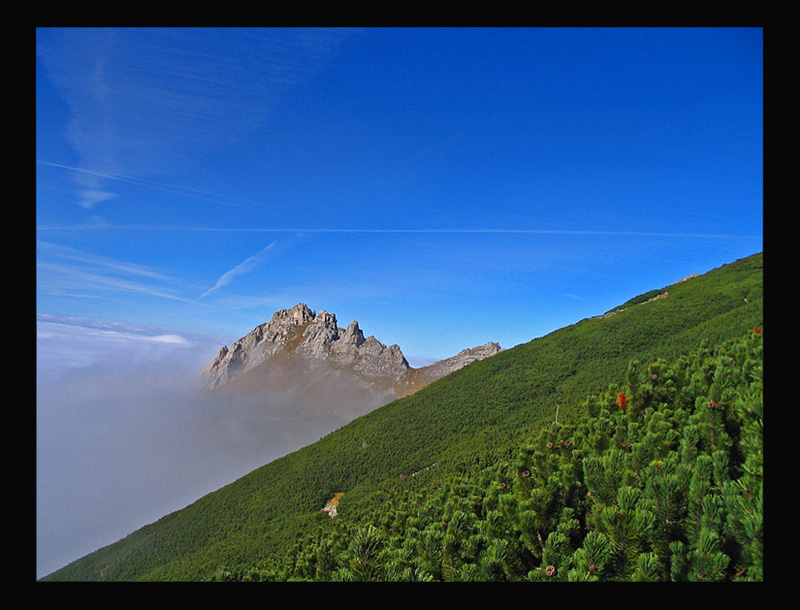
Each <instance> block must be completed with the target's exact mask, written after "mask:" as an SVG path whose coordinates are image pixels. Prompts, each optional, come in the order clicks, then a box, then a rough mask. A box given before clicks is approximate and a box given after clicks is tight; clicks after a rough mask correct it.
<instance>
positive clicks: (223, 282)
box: [197, 241, 278, 301]
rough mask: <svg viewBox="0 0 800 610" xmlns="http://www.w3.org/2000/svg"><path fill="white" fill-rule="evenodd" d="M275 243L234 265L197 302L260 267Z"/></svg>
mask: <svg viewBox="0 0 800 610" xmlns="http://www.w3.org/2000/svg"><path fill="white" fill-rule="evenodd" d="M276 243H278V242H276V241H273V242H272V243H271V244H270V245H268V246H267V247H266V248H264V249H263V250H261V252H259V253H258V254H254V255H253V256H251V257H249V258H248V259H247V260H244V261H242V262H241V263H239V264H238V265H236V266H235V267H234V268H233V269H231V270H230V271H226V272H225V273H223V274H222V275H221V276H220V278H219V279H218V280H217V283H216V284H214V286H212V287H211V288H209V289H208V290H206V291H205V292H204V293H203V294H201V295H200V296H199V297H198V299H197V300H198V301H199V300H200V299H202V298H204V297H206V296H208V295H209V294H211V293H212V292H214V291H215V290H219V289H220V288H222V287H223V286H227V285H228V284H230V283H231V282H232V281H233V280H234V279H236V278H237V277H238V276H240V275H244V274H245V273H248V272H250V271H252V270H253V269H255V268H256V267H257V266H258V265H260V264H261V263H262V262H263V261H264V258H265V255H266V254H267V252H269V251H270V250H272V249H273V248H274V247H275V244H276Z"/></svg>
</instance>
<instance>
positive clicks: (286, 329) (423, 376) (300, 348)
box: [198, 303, 502, 397]
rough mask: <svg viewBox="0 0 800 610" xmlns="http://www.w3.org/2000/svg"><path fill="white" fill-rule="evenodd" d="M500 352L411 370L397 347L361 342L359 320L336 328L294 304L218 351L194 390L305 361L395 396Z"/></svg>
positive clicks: (492, 346)
mask: <svg viewBox="0 0 800 610" xmlns="http://www.w3.org/2000/svg"><path fill="white" fill-rule="evenodd" d="M500 351H502V348H501V347H500V345H499V344H498V343H495V342H489V343H486V344H484V345H481V346H477V347H473V348H468V349H465V350H462V351H461V352H459V353H458V354H457V355H455V356H453V357H451V358H446V359H444V360H440V361H438V362H435V363H433V364H431V365H428V366H425V367H421V368H413V367H411V366H410V365H409V363H408V361H407V360H406V358H405V356H404V355H403V352H402V350H401V349H400V346H399V345H396V344H393V345H388V346H387V345H384V344H383V343H381V342H380V341H378V340H377V339H376V338H375V337H374V336H372V335H370V336H367V337H365V336H364V332H363V331H362V330H361V328H360V327H359V324H358V321H356V320H354V321H352V322H350V324H349V325H348V326H347V327H346V328H341V327H339V325H338V321H337V319H336V315H335V314H333V313H329V312H327V311H325V310H320V311H319V312H315V311H313V310H312V309H311V308H309V307H308V305H306V304H305V303H298V304H297V305H295V306H294V307H292V308H290V309H281V310H278V311H276V312H275V313H274V314H273V315H272V318H271V319H270V320H269V321H268V322H266V323H264V324H260V325H258V326H256V327H255V328H254V329H253V330H251V331H250V332H249V333H248V334H247V335H245V336H244V337H242V338H241V339H239V340H238V341H235V342H234V343H232V344H231V346H230V347H227V346H223V347H222V348H220V350H219V352H218V353H217V355H216V357H215V358H214V359H212V360H211V361H210V362H209V363H208V364H207V365H206V366H205V367H204V368H203V370H202V371H201V373H200V377H199V379H198V385H199V386H200V388H201V389H204V390H206V391H213V390H215V389H218V388H222V387H224V386H229V385H231V384H235V383H236V382H237V381H238V380H240V379H241V378H243V377H244V376H245V374H249V376H250V377H251V378H252V377H254V376H256V375H257V374H258V373H257V370H258V369H259V367H266V366H269V365H270V364H274V365H276V366H287V365H288V366H291V365H292V364H299V363H301V362H304V363H309V362H310V363H314V364H316V365H320V364H322V365H328V366H329V367H332V368H334V369H346V370H349V371H351V372H352V373H353V374H355V375H356V376H357V377H358V378H359V379H360V380H362V381H367V382H370V383H373V384H376V385H378V386H380V387H382V388H383V389H384V391H386V392H387V393H388V394H389V395H391V396H394V397H399V396H404V395H407V394H410V393H413V392H415V391H416V390H418V389H420V388H422V387H424V386H425V385H427V384H428V383H431V382H432V381H435V380H436V379H439V378H441V377H443V376H445V375H447V374H449V373H451V372H453V371H455V370H458V369H459V368H462V367H464V366H466V365H467V364H470V363H472V362H474V361H476V360H483V359H484V358H488V357H489V356H493V355H494V354H496V353H498V352H500ZM317 368H319V367H317ZM251 382H252V379H251Z"/></svg>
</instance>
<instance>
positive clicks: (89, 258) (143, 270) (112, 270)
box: [36, 241, 195, 303]
mask: <svg viewBox="0 0 800 610" xmlns="http://www.w3.org/2000/svg"><path fill="white" fill-rule="evenodd" d="M36 263H37V284H38V291H39V292H40V293H41V294H50V295H69V296H73V297H82V298H101V297H105V298H113V295H119V294H120V293H127V294H131V293H133V294H140V295H148V296H153V297H158V298H163V299H169V300H175V301H183V302H187V303H194V302H195V301H194V300H192V299H189V298H186V297H184V296H182V294H181V293H180V291H181V290H184V291H185V290H188V289H191V288H192V287H190V286H187V285H186V283H185V282H182V281H180V280H179V279H178V278H175V277H173V276H171V275H168V274H165V273H163V272H161V271H159V270H156V269H153V268H151V267H147V266H144V265H137V264H134V263H129V262H126V261H120V260H116V259H113V258H109V257H104V256H97V255H95V254H92V253H89V252H85V251H83V250H79V249H76V248H69V247H65V246H61V245H58V244H54V243H50V242H44V241H39V242H37V261H36Z"/></svg>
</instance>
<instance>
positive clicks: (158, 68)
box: [37, 28, 351, 208]
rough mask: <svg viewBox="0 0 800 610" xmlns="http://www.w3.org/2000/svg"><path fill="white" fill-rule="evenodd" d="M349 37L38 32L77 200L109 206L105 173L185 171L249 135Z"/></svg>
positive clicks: (313, 32) (275, 32)
mask: <svg viewBox="0 0 800 610" xmlns="http://www.w3.org/2000/svg"><path fill="white" fill-rule="evenodd" d="M350 35H351V31H349V30H346V29H336V28H334V29H330V30H328V29H321V28H313V29H291V28H276V29H264V28H244V29H236V28H208V29H205V28H41V29H38V30H37V52H38V55H39V57H40V58H41V65H42V66H43V71H44V74H43V75H44V76H45V77H46V78H47V79H48V81H49V82H50V83H51V84H52V85H53V87H54V89H55V90H56V91H57V92H58V93H59V94H60V96H61V97H62V98H63V100H64V102H65V103H66V104H67V106H68V108H69V111H70V113H71V119H70V123H69V126H68V128H67V130H66V132H65V138H66V140H67V143H68V144H69V145H70V146H71V147H72V149H73V150H74V152H75V153H76V154H77V155H78V156H79V159H80V162H79V163H78V164H77V165H79V166H80V167H82V168H85V170H83V173H81V174H79V175H77V176H76V184H77V192H76V195H77V196H78V202H79V204H80V205H82V206H83V207H86V208H92V207H95V206H97V205H98V204H100V203H101V202H104V201H109V200H110V199H111V198H112V197H113V195H114V193H113V192H112V191H111V190H110V189H109V188H106V187H104V184H103V181H104V180H106V179H108V178H110V177H111V176H116V177H117V178H116V179H118V177H119V176H131V177H137V178H140V177H142V178H143V177H154V176H158V175H164V174H165V173H170V172H176V171H182V170H183V169H185V168H188V167H191V166H193V165H194V163H195V162H196V161H197V159H199V158H202V157H204V156H206V155H208V154H209V153H211V152H213V151H216V150H219V149H221V148H222V147H226V146H230V145H231V144H233V143H236V142H240V141H242V140H243V139H245V138H248V137H252V136H253V135H254V134H255V133H256V132H257V130H258V129H259V128H261V126H262V125H263V124H264V120H265V118H266V117H267V116H269V114H270V112H271V111H272V108H273V107H274V104H275V102H276V100H279V99H281V96H283V95H284V94H285V92H286V91H287V90H289V89H290V88H292V87H297V86H299V85H301V84H302V83H303V82H305V81H306V80H307V79H308V78H309V77H310V76H311V75H312V74H314V73H315V72H316V71H317V70H319V69H320V68H321V67H322V66H323V65H325V63H326V62H327V61H329V60H330V59H331V57H332V56H333V55H334V54H335V53H336V51H337V49H338V47H339V45H340V44H341V42H342V41H343V40H345V39H346V38H347V37H348V36H350ZM245 39H246V44H242V43H243V41H245ZM242 49H246V51H245V52H242Z"/></svg>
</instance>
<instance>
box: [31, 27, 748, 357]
mask: <svg viewBox="0 0 800 610" xmlns="http://www.w3.org/2000/svg"><path fill="white" fill-rule="evenodd" d="M762 44H763V40H762V31H761V30H760V29H602V28H601V29H591V28H588V29H583V28H579V29H527V28H520V29H482V28H477V29H458V28H456V29H404V28H398V29H394V28H391V29H366V30H347V29H333V30H321V29H310V30H306V29H300V30H294V29H278V30H271V29H266V30H261V29H244V30H237V29H231V30H229V29H211V30H199V29H154V30H151V29H122V30H113V29H88V30H83V29H72V28H70V29H49V28H44V29H39V30H37V134H36V138H37V150H36V156H37V167H36V172H37V179H36V184H37V193H36V195H37V208H36V209H37V222H36V224H37V239H38V241H39V248H38V250H37V261H38V263H39V266H38V272H37V273H38V275H37V277H38V291H37V294H38V311H39V312H40V313H46V314H51V315H62V316H71V317H81V318H89V319H102V320H109V321H115V322H125V323H132V324H151V325H156V326H159V327H166V328H170V329H175V330H176V332H180V331H181V330H186V331H193V332H208V333H214V334H217V335H224V336H229V337H232V338H234V339H235V338H238V337H240V336H242V335H243V334H245V333H247V332H248V331H249V330H250V329H251V328H252V327H254V326H255V325H257V324H260V323H262V322H264V321H266V320H267V319H269V317H270V316H271V314H272V312H274V311H275V310H277V309H280V308H285V307H291V306H293V305H294V304H296V303H298V302H305V303H307V304H308V305H309V306H310V307H311V308H312V309H316V310H319V309H325V310H327V311H332V312H334V313H336V314H337V315H338V316H339V318H340V322H342V323H344V324H347V323H348V322H349V321H350V320H352V319H357V320H359V322H360V324H361V326H362V328H364V330H365V332H367V333H368V334H374V335H375V336H376V337H377V338H379V339H380V340H382V341H383V342H384V343H398V344H400V346H401V347H402V348H403V350H404V352H405V353H406V354H407V355H409V356H429V357H445V356H448V355H451V354H453V353H455V352H457V351H458V350H460V349H463V348H464V347H469V346H472V345H475V344H479V343H484V342H486V341H489V340H496V341H499V342H500V343H501V344H502V345H503V346H504V347H511V346H512V345H515V344H518V343H521V342H525V341H528V340H530V339H532V338H534V337H536V336H540V335H542V334H546V333H547V332H550V331H551V330H554V329H556V328H560V327H562V326H565V325H567V324H570V323H572V322H575V321H577V320H579V319H581V318H583V317H586V316H590V315H595V314H598V313H602V312H603V311H605V310H606V309H608V308H610V307H613V306H614V305H616V304H618V303H619V302H620V301H622V300H625V299H627V298H629V297H631V296H635V295H636V294H638V293H640V292H643V291H646V290H649V289H651V288H654V287H661V286H662V285H665V284H668V283H670V282H672V281H675V280H677V279H681V278H682V277H684V276H685V275H688V274H689V273H695V272H704V271H707V270H709V269H711V268H713V267H716V266H719V265H721V264H723V263H726V262H730V261H732V260H734V259H736V258H739V257H741V256H746V255H749V254H752V253H754V252H757V251H760V250H761V249H762V239H761V238H762V218H763V209H762V177H763V165H762V155H763V131H762V122H763V66H762V63H763V56H762Z"/></svg>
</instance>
